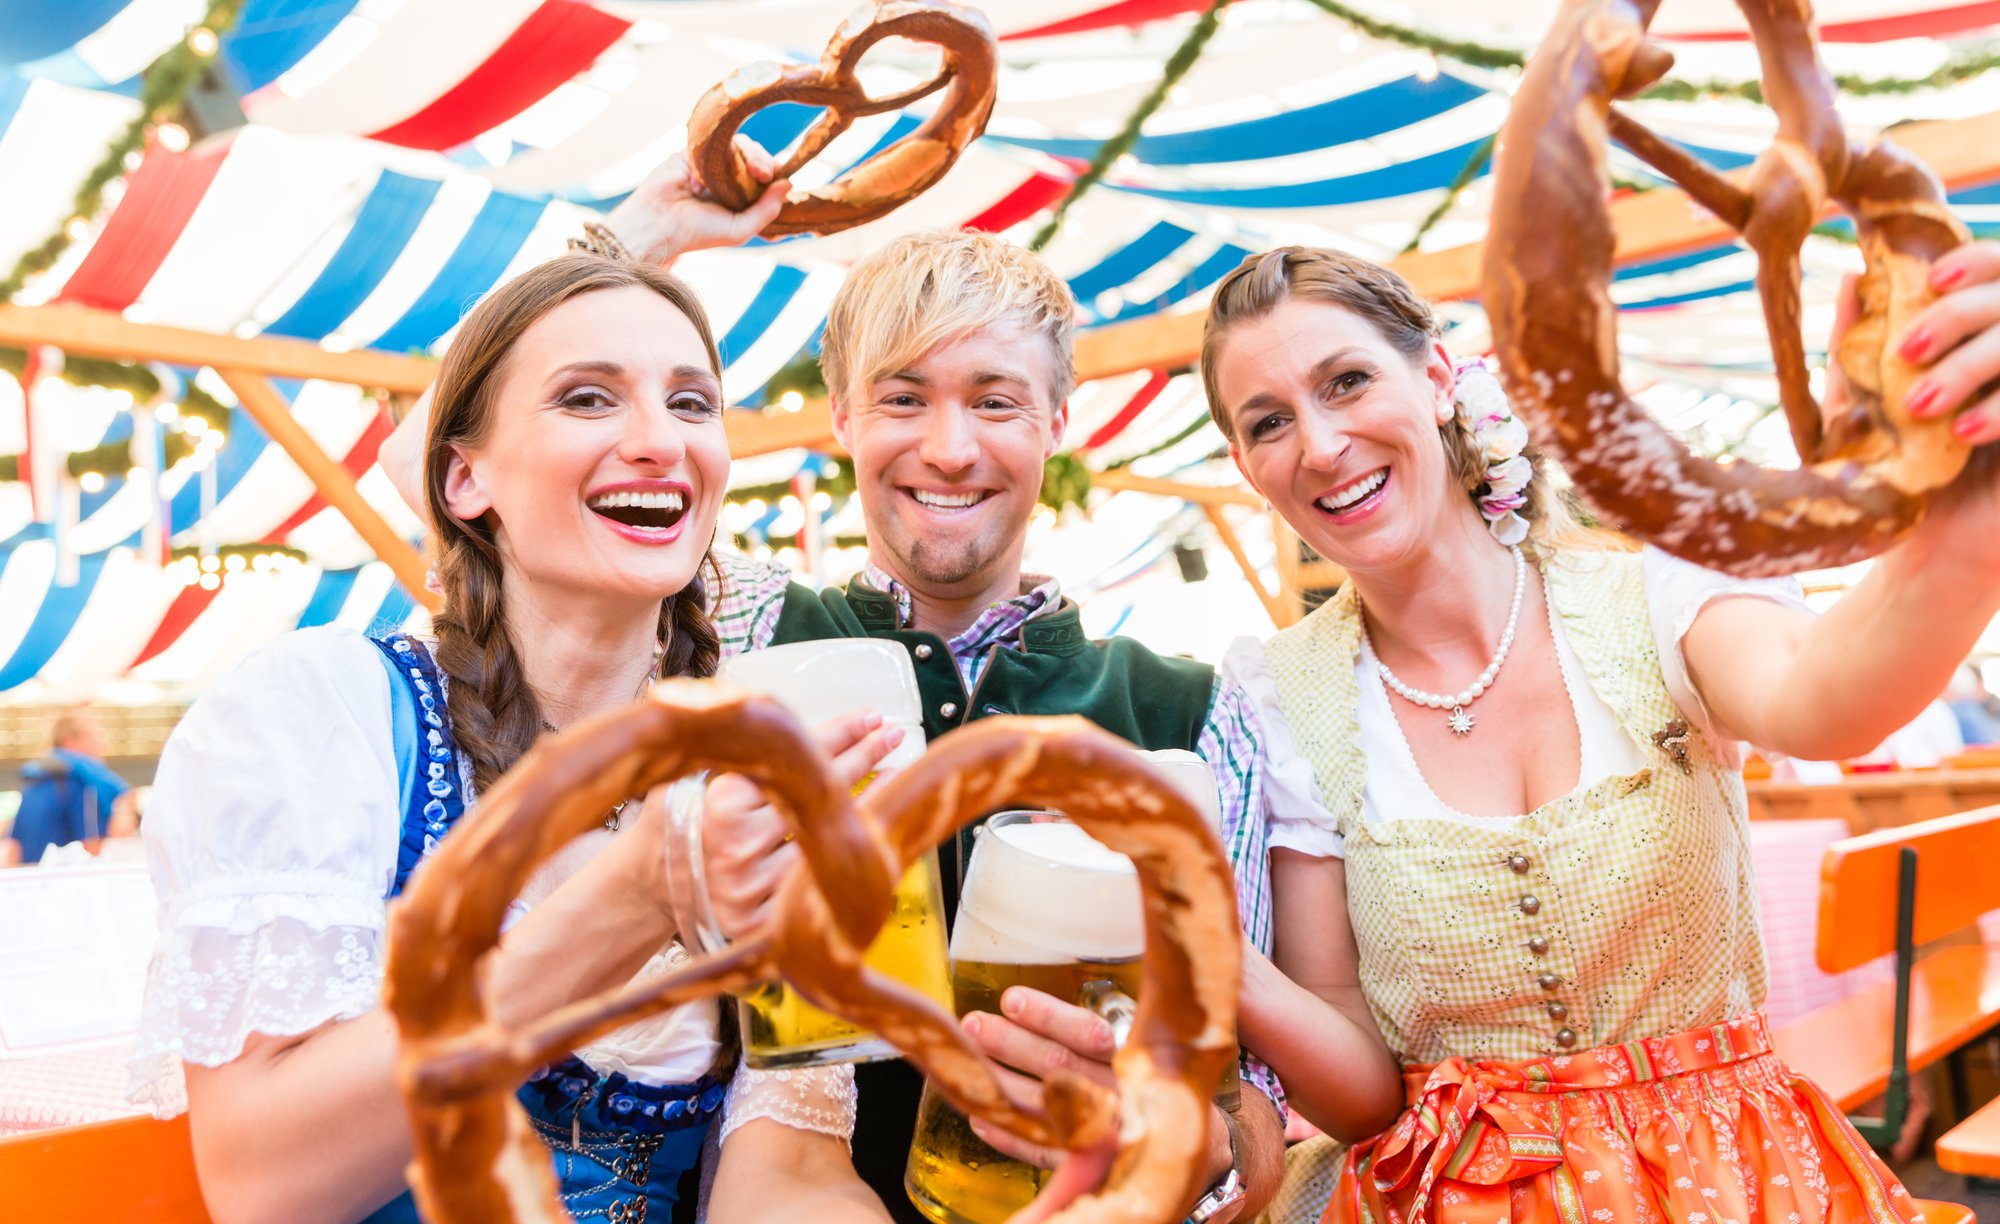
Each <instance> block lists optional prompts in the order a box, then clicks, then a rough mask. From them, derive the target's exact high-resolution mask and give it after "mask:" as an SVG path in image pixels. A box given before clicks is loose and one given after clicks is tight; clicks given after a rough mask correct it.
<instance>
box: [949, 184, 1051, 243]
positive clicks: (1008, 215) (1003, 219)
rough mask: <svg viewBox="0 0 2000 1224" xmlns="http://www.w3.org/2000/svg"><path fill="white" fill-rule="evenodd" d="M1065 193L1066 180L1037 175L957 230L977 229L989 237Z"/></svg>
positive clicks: (1041, 208)
mask: <svg viewBox="0 0 2000 1224" xmlns="http://www.w3.org/2000/svg"><path fill="white" fill-rule="evenodd" d="M1068 190H1069V182H1068V181H1067V180H1065V179H1059V178H1055V177H1053V176H1051V175H1047V174H1037V175H1035V176H1034V177H1033V178H1031V179H1029V180H1028V181H1027V182H1025V183H1022V184H1021V185H1020V186H1019V187H1016V188H1014V190H1012V191H1010V192H1008V193H1007V194H1006V195H1004V196H1002V197H1001V198H1000V200H999V202H997V203H995V204H994V205H993V206H992V207H991V208H989V209H987V210H986V211H985V212H983V213H980V214H979V215H978V216H976V217H974V218H973V219H972V220H970V221H967V222H966V223H965V224H964V225H962V226H960V227H959V228H961V229H969V230H980V231H982V232H985V233H989V234H994V233H998V232H1000V231H1001V230H1003V229H1007V228H1009V227H1011V226H1015V225H1019V224H1020V223H1021V222H1023V221H1026V220H1027V219H1028V218H1029V217H1032V216H1034V215H1035V214H1036V213H1038V212H1040V211H1042V210H1043V209H1044V208H1048V207H1049V206H1051V205H1053V204H1054V203H1055V202H1056V201H1057V200H1060V199H1062V198H1063V193H1064V192H1066V191H1068Z"/></svg>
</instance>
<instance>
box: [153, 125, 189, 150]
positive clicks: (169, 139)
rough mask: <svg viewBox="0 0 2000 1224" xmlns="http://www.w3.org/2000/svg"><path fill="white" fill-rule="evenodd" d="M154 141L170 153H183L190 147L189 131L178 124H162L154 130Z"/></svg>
mask: <svg viewBox="0 0 2000 1224" xmlns="http://www.w3.org/2000/svg"><path fill="white" fill-rule="evenodd" d="M153 139H154V140H157V141H158V142H159V143H160V147H161V148H162V149H165V150H166V151H167V152H169V153H183V152H186V151H187V147H188V130H187V129H186V128H184V127H182V126H181V125H180V124H178V123H162V124H160V125H159V126H158V127H156V128H154V129H153Z"/></svg>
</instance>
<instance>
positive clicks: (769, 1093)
mask: <svg viewBox="0 0 2000 1224" xmlns="http://www.w3.org/2000/svg"><path fill="white" fill-rule="evenodd" d="M854 1108H855V1089H854V1068H853V1067H852V1066H847V1065H842V1066H835V1067H809V1068H804V1069H801V1070H797V1071H753V1070H751V1069H750V1068H749V1067H745V1066H742V1065H740V1064H739V1065H738V1066H737V1068H736V1075H735V1076H734V1077H733V1078H732V1079H731V1080H730V1081H729V1096H728V1098H727V1099H726V1100H724V1102H723V1105H722V1126H721V1127H720V1130H719V1139H718V1143H721V1142H726V1141H727V1140H728V1139H729V1135H730V1132H732V1131H734V1130H735V1129H736V1128H737V1127H739V1126H742V1125H743V1124H744V1123H745V1122H751V1121H755V1120H756V1119H758V1118H769V1119H771V1120H772V1121H774V1122H779V1123H782V1124H784V1125H786V1126H789V1127H792V1128H793V1129H795V1130H802V1131H812V1132H813V1133H815V1134H820V1135H832V1136H833V1137H834V1138H836V1139H839V1140H841V1141H842V1142H843V1143H846V1144H848V1145H849V1146H850V1147H852V1145H853V1142H854Z"/></svg>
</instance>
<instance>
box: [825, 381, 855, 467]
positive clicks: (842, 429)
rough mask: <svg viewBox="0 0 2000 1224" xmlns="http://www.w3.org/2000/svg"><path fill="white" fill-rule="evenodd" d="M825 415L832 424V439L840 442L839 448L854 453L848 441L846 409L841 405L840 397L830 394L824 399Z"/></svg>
mask: <svg viewBox="0 0 2000 1224" xmlns="http://www.w3.org/2000/svg"><path fill="white" fill-rule="evenodd" d="M826 412H827V417H828V419H829V420H830V421H831V423H832V425H833V440H834V441H836V442H838V443H840V449H842V450H844V451H846V452H847V453H848V454H849V455H852V454H854V444H853V443H852V442H849V441H848V436H847V435H848V423H849V422H848V416H847V409H845V408H843V407H841V404H840V397H839V396H833V395H830V396H828V397H827V401H826Z"/></svg>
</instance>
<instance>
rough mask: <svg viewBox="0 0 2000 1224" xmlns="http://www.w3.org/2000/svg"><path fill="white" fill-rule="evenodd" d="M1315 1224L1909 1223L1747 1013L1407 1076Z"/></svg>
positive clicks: (1903, 1203)
mask: <svg viewBox="0 0 2000 1224" xmlns="http://www.w3.org/2000/svg"><path fill="white" fill-rule="evenodd" d="M1407 1076H1408V1085H1409V1091H1410V1107H1409V1108H1408V1109H1406V1110H1404V1111H1403V1114H1402V1116H1401V1117H1399V1118H1398V1119H1397V1120H1396V1124H1395V1125H1394V1126H1392V1127H1390V1128H1389V1129H1388V1130H1387V1131H1385V1132H1383V1133H1382V1134H1380V1135H1377V1136H1376V1137H1375V1138H1373V1139H1370V1140H1368V1141H1366V1142H1364V1143H1361V1144H1357V1145H1356V1146H1355V1147H1354V1148H1352V1149H1350V1150H1349V1152H1348V1154H1347V1161H1346V1165H1345V1167H1344V1168H1343V1169H1342V1170H1341V1176H1340V1184H1339V1185H1338V1186H1337V1187H1335V1189H1334V1192H1333V1199H1332V1201H1331V1202H1330V1203H1329V1204H1328V1206H1327V1210H1326V1215H1325V1216H1324V1218H1323V1220H1322V1224H1429V1222H1435V1224H1666V1222H1668V1221H1671V1222H1672V1224H1863V1222H1866V1224H1909V1222H1912V1221H1917V1220H1920V1219H1921V1217H1920V1216H1919V1214H1918V1212H1917V1208H1916V1205H1915V1200H1914V1199H1912V1198H1911V1197H1910V1195H1909V1192H1908V1191H1906V1190H1904V1189H1903V1186H1902V1184H1901V1183H1900V1182H1898V1181H1897V1180H1896V1177H1895V1175H1894V1174H1892V1173H1890V1172H1889V1170H1888V1168H1887V1167H1886V1166H1884V1165H1883V1163H1882V1162H1881V1160H1879V1159H1878V1158H1877V1157H1876V1156H1875V1154H1874V1152H1872V1151H1870V1150H1869V1148H1868V1145H1867V1144H1866V1143H1865V1142H1863V1141H1862V1139H1861V1137H1860V1136H1859V1135H1857V1134H1855V1132H1854V1128H1853V1127H1852V1126H1850V1125H1849V1124H1848V1121H1847V1118H1846V1116H1845V1115H1844V1114H1842V1113H1841V1112H1840V1110H1839V1109H1837V1108H1835V1107H1834V1104H1833V1102H1832V1101H1831V1100H1829V1099H1828V1098H1827V1096H1826V1095H1825V1094H1824V1093H1822V1092H1821V1091H1820V1090H1819V1089H1818V1088H1817V1087H1816V1086H1814V1085H1813V1084H1812V1083H1811V1082H1810V1081H1808V1080H1805V1079H1803V1078H1801V1077H1799V1076H1797V1075H1794V1074H1792V1072H1791V1071H1789V1070H1787V1069H1786V1067H1785V1065H1784V1063H1782V1062H1780V1061H1779V1059H1778V1056H1777V1055H1776V1054H1773V1053H1772V1052H1771V1041H1770V1035H1769V1033H1768V1032H1767V1030H1766V1028H1765V1024H1764V1018H1763V1016H1761V1015H1756V1014H1752V1015H1748V1016H1742V1017H1739V1018H1738V1019H1735V1020H1731V1021H1729V1022H1728V1023H1726V1024H1718V1025H1716V1026H1714V1027H1713V1028H1705V1029H1690V1030H1689V1031H1687V1032H1684V1033H1674V1034H1671V1035H1669V1036H1665V1037H1650V1038H1647V1039H1645V1040H1643V1041H1634V1042H1628V1043H1627V1044H1625V1045H1618V1046H1600V1047H1598V1048H1597V1049H1594V1050H1585V1051H1581V1052H1579V1053H1576V1054H1563V1055H1557V1056H1554V1057H1549V1058H1538V1059H1534V1060H1531V1061H1528V1062H1490V1063H1489V1062H1482V1063H1468V1062H1466V1061H1465V1060H1464V1059H1460V1058H1453V1059H1449V1060H1447V1061H1445V1062H1442V1063H1439V1064H1438V1065H1436V1066H1435V1067H1412V1068H1409V1069H1408V1071H1407Z"/></svg>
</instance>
